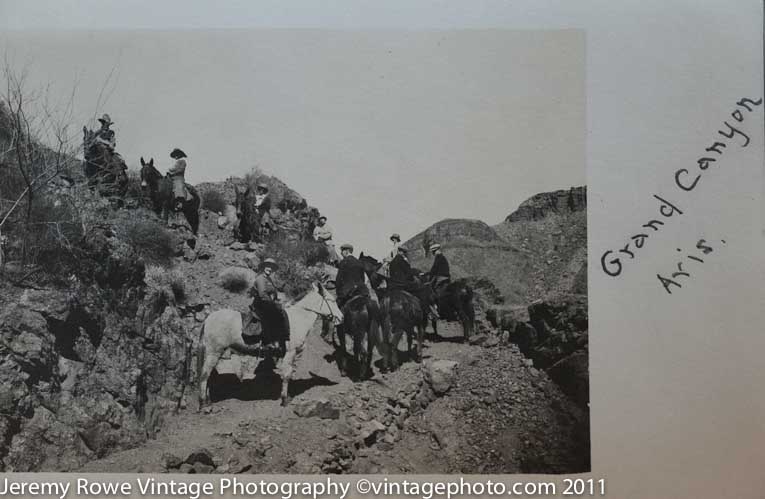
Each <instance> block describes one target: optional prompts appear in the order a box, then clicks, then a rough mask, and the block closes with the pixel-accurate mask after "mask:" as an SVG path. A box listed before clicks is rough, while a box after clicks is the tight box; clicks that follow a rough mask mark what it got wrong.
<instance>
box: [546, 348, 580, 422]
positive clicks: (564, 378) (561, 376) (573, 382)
mask: <svg viewBox="0 0 765 499" xmlns="http://www.w3.org/2000/svg"><path fill="white" fill-rule="evenodd" d="M588 356H589V355H588V352H587V351H586V350H584V351H578V352H574V353H572V354H571V355H569V356H568V357H565V358H563V359H561V360H559V361H558V362H556V363H555V364H553V365H552V366H551V367H550V368H549V369H547V374H548V375H549V376H550V378H551V379H552V380H553V381H555V383H557V384H558V386H560V388H561V390H562V391H563V393H565V394H566V395H568V396H569V397H571V398H572V399H573V400H574V402H576V403H577V404H578V405H579V406H580V407H583V408H586V407H587V405H588V404H589V402H590V372H589V359H588Z"/></svg>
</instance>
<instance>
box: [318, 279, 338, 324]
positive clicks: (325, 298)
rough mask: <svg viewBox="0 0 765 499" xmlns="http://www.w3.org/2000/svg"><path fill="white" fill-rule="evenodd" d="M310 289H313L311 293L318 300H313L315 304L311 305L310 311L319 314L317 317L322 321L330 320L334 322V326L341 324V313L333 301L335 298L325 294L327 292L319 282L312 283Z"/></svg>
mask: <svg viewBox="0 0 765 499" xmlns="http://www.w3.org/2000/svg"><path fill="white" fill-rule="evenodd" d="M311 287H312V288H313V291H314V292H315V296H316V298H318V299H314V301H315V303H314V304H312V306H311V310H313V311H314V312H316V313H317V314H319V316H321V318H322V319H325V320H328V319H332V322H334V324H335V325H336V326H337V325H339V324H342V323H343V312H342V311H341V310H340V307H339V306H338V305H337V301H336V300H335V297H334V296H332V295H331V294H330V293H328V292H327V290H326V289H325V288H324V286H323V285H322V283H321V281H316V282H314V283H312V284H311ZM311 294H313V293H311Z"/></svg>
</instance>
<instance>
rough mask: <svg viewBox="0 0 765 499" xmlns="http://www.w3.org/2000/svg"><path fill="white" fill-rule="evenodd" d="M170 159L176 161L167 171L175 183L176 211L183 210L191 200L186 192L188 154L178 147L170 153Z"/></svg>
mask: <svg viewBox="0 0 765 499" xmlns="http://www.w3.org/2000/svg"><path fill="white" fill-rule="evenodd" d="M170 157H171V158H173V159H174V160H175V163H173V166H172V167H171V168H170V169H169V170H168V171H167V176H168V177H169V178H170V180H171V181H172V182H173V197H174V198H175V211H181V209H183V203H184V201H186V200H187V199H189V198H190V196H189V193H188V191H187V190H186V166H187V164H186V158H187V156H186V153H185V152H183V151H181V150H180V149H178V148H177V147H176V148H175V149H173V150H172V151H171V152H170Z"/></svg>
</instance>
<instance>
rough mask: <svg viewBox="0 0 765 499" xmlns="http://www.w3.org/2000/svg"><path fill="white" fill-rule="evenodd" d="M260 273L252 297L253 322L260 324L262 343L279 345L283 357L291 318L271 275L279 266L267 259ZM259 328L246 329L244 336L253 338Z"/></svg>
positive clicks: (263, 262)
mask: <svg viewBox="0 0 765 499" xmlns="http://www.w3.org/2000/svg"><path fill="white" fill-rule="evenodd" d="M259 268H260V273H258V275H257V276H256V277H255V282H253V285H252V289H250V295H251V296H252V303H251V304H250V311H251V312H252V320H251V322H258V321H259V322H260V323H261V328H260V331H261V332H262V340H261V341H262V343H263V344H264V345H265V344H269V343H276V342H278V343H279V349H280V352H281V355H283V354H284V352H286V342H287V341H289V318H288V316H287V312H286V310H284V307H282V305H281V303H280V302H279V299H278V291H279V288H278V287H277V286H276V284H274V281H273V279H272V278H271V275H272V273H273V272H275V271H276V270H277V269H278V268H279V265H278V264H277V263H276V261H275V260H274V259H273V258H266V259H265V260H263V261H262V262H261V263H260V266H259ZM257 331H258V329H257V328H249V327H245V331H244V332H243V334H244V336H253V335H256V334H257Z"/></svg>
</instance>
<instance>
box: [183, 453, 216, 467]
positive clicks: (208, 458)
mask: <svg viewBox="0 0 765 499" xmlns="http://www.w3.org/2000/svg"><path fill="white" fill-rule="evenodd" d="M184 462H185V463H187V464H191V465H195V464H196V463H200V464H206V465H207V466H210V467H215V462H214V461H213V455H212V453H211V452H210V451H209V450H207V449H205V448H199V449H197V450H195V451H193V452H192V453H191V454H189V457H187V458H186V461H184Z"/></svg>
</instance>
